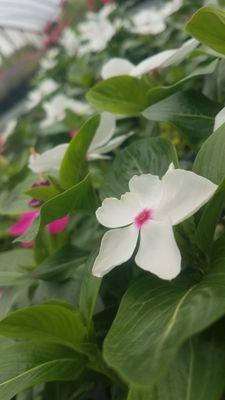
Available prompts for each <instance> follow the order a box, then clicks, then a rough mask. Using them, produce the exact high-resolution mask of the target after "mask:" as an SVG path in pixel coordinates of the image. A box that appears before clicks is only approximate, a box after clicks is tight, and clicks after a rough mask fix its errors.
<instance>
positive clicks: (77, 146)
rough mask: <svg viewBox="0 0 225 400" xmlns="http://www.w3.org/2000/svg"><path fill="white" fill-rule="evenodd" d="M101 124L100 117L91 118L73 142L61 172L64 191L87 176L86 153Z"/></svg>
mask: <svg viewBox="0 0 225 400" xmlns="http://www.w3.org/2000/svg"><path fill="white" fill-rule="evenodd" d="M99 122H100V117H99V115H95V116H94V117H92V118H90V119H89V120H88V121H87V122H85V123H84V124H83V125H82V127H81V128H80V130H79V132H78V134H77V135H76V136H75V137H74V138H73V139H72V140H71V142H70V144H69V146H68V149H67V151H66V153H65V155H64V158H63V160H62V163H61V167H60V171H59V176H60V183H61V185H62V187H63V188H64V189H68V188H70V187H71V186H74V185H76V184H77V183H79V182H80V181H81V180H82V179H83V178H84V176H85V175H86V174H87V161H86V153H87V150H88V148H89V146H90V144H91V141H92V139H93V137H94V134H95V132H96V129H97V127H98V125H99Z"/></svg>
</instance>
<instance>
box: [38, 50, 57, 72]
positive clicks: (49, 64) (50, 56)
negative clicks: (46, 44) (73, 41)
mask: <svg viewBox="0 0 225 400" xmlns="http://www.w3.org/2000/svg"><path fill="white" fill-rule="evenodd" d="M58 55H59V49H56V48H53V49H50V50H48V51H47V53H45V56H44V58H43V59H42V60H41V61H40V67H41V68H42V69H43V70H45V71H48V70H49V69H52V68H54V67H55V66H56V65H57V56H58Z"/></svg>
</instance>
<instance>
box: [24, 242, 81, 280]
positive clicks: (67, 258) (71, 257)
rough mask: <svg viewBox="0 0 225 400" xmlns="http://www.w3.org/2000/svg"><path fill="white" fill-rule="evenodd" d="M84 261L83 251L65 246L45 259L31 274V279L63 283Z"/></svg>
mask: <svg viewBox="0 0 225 400" xmlns="http://www.w3.org/2000/svg"><path fill="white" fill-rule="evenodd" d="M85 260H86V254H85V253H84V252H83V251H81V250H80V249H78V248H76V247H74V246H71V245H69V244H67V245H65V246H64V247H62V248H61V249H59V250H57V251H56V252H55V253H53V254H51V255H50V256H49V257H48V258H47V259H45V260H44V261H43V262H42V263H41V264H40V265H39V266H38V267H37V268H36V269H35V271H34V272H33V273H32V277H33V278H36V279H41V280H44V281H57V282H58V281H59V282H60V281H64V280H66V279H67V278H68V277H70V276H71V274H72V273H73V271H74V269H76V268H77V267H79V266H80V265H82V264H83V263H84V261H85Z"/></svg>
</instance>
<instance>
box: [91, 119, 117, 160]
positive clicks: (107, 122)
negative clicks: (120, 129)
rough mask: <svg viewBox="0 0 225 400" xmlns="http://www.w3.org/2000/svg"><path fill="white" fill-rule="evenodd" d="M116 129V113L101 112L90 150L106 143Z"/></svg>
mask: <svg viewBox="0 0 225 400" xmlns="http://www.w3.org/2000/svg"><path fill="white" fill-rule="evenodd" d="M115 129H116V118H115V115H113V114H111V113H108V112H103V113H102V114H101V120H100V124H99V126H98V128H97V130H96V133H95V136H94V138H93V140H92V142H91V144H90V146H89V151H90V152H91V151H94V150H96V149H97V148H98V147H100V146H103V145H104V144H106V143H107V142H108V141H109V140H110V139H111V137H112V136H113V134H114V132H115Z"/></svg>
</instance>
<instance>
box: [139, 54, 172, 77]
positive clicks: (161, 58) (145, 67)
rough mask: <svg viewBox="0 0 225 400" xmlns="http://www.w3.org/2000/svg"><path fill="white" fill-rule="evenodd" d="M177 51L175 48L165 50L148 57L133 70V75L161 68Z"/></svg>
mask: <svg viewBox="0 0 225 400" xmlns="http://www.w3.org/2000/svg"><path fill="white" fill-rule="evenodd" d="M175 53H176V50H175V49H171V50H165V51H162V52H161V53H158V54H155V55H154V56H151V57H148V58H146V59H145V60H143V61H142V62H141V63H140V64H138V65H137V66H136V67H135V68H134V69H133V70H132V72H131V75H132V76H140V75H143V74H147V73H148V72H150V71H152V70H154V69H157V68H160V67H161V66H162V65H163V63H164V62H165V61H167V60H168V59H169V58H170V57H171V56H172V55H174V54H175Z"/></svg>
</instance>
